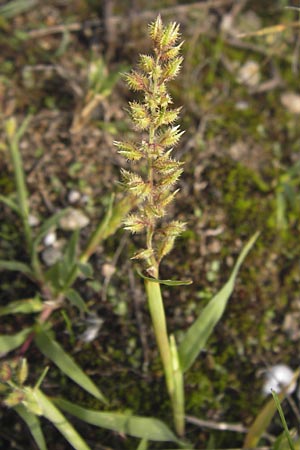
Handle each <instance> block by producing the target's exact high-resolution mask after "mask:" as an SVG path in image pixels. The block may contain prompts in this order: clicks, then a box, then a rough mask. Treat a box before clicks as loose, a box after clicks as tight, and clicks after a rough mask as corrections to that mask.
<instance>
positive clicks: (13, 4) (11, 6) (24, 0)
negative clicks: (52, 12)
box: [0, 0, 37, 19]
mask: <svg viewBox="0 0 300 450" xmlns="http://www.w3.org/2000/svg"><path fill="white" fill-rule="evenodd" d="M35 5H37V0H11V1H10V2H8V3H7V4H4V5H3V6H1V7H0V16H3V17H5V19H11V18H12V17H15V16H17V15H19V14H22V13H24V12H27V11H29V10H30V9H31V8H33V7H34V6H35Z"/></svg>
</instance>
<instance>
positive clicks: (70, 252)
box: [65, 229, 79, 267]
mask: <svg viewBox="0 0 300 450" xmlns="http://www.w3.org/2000/svg"><path fill="white" fill-rule="evenodd" d="M78 239H79V229H77V230H75V231H74V232H73V234H72V236H71V238H70V240H69V242H68V245H67V247H66V250H65V261H66V265H67V266H68V267H72V266H74V264H75V262H76V250H77V245H78Z"/></svg>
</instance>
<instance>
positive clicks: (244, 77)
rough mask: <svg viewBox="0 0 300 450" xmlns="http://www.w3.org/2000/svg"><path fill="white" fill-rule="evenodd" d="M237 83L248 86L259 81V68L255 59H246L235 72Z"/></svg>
mask: <svg viewBox="0 0 300 450" xmlns="http://www.w3.org/2000/svg"><path fill="white" fill-rule="evenodd" d="M237 81H238V83H241V84H245V85H246V86H248V87H254V86H257V85H258V83H259V82H260V69H259V65H258V63H257V62H256V61H252V60H249V61H246V62H245V64H243V65H242V66H241V67H240V68H239V70H238V74H237Z"/></svg>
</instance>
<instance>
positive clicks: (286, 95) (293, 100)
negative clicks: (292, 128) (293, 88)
mask: <svg viewBox="0 0 300 450" xmlns="http://www.w3.org/2000/svg"><path fill="white" fill-rule="evenodd" d="M280 101H281V104H282V105H283V106H284V107H285V108H286V109H287V110H288V111H289V112H290V113H292V114H300V95H299V94H296V93H295V92H283V94H281V96H280Z"/></svg>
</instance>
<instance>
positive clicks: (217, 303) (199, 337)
mask: <svg viewBox="0 0 300 450" xmlns="http://www.w3.org/2000/svg"><path fill="white" fill-rule="evenodd" d="M258 235H259V233H255V234H254V235H253V236H252V237H251V239H250V240H249V241H248V242H247V244H246V245H245V247H244V249H243V250H242V252H241V254H240V256H239V257H238V260H237V262H236V264H235V266H234V268H233V271H232V273H231V275H230V278H229V280H228V281H227V283H226V284H225V285H224V286H223V288H222V289H221V290H220V291H219V292H218V293H217V294H216V295H215V296H214V297H213V298H212V299H211V300H210V302H209V303H208V305H207V306H206V307H205V308H204V309H203V311H202V312H201V314H200V316H199V317H198V318H197V320H196V321H195V322H194V323H193V324H192V325H191V326H190V328H189V329H188V330H187V332H186V334H185V336H184V338H183V340H182V342H181V344H180V346H179V359H180V363H181V368H182V370H183V372H186V371H187V370H188V369H189V368H190V367H191V366H192V364H193V363H194V361H195V359H196V358H197V357H198V355H199V353H200V352H201V350H202V349H203V347H204V346H205V344H206V342H207V340H208V338H209V337H210V335H211V334H212V331H213V329H214V327H215V326H216V324H217V323H218V321H219V320H220V319H221V317H222V315H223V313H224V310H225V308H226V305H227V301H228V299H229V297H230V295H231V294H232V291H233V288H234V284H235V280H236V277H237V274H238V271H239V269H240V266H241V264H242V263H243V261H244V259H245V258H246V256H247V254H248V253H249V251H250V250H251V248H252V247H253V245H254V243H255V241H256V239H257V237H258Z"/></svg>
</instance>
